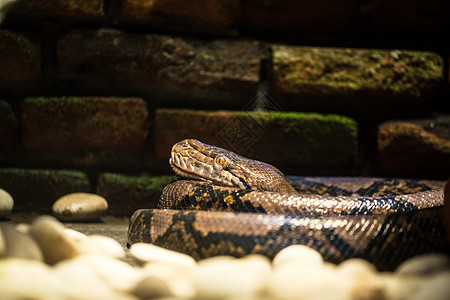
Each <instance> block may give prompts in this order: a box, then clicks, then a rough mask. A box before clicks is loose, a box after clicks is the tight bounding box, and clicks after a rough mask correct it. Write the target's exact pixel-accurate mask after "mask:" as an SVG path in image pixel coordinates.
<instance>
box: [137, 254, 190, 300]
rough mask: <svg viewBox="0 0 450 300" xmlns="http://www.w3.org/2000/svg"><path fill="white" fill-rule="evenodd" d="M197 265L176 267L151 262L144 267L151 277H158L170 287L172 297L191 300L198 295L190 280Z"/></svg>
mask: <svg viewBox="0 0 450 300" xmlns="http://www.w3.org/2000/svg"><path fill="white" fill-rule="evenodd" d="M196 267H197V265H189V266H187V265H175V264H167V263H164V262H149V263H146V264H145V265H144V266H143V268H142V269H143V270H144V272H145V273H146V274H147V275H148V276H151V277H157V278H159V279H161V280H163V281H164V282H166V284H167V285H168V287H169V290H170V292H171V294H172V295H174V296H176V297H178V298H182V299H189V298H194V297H195V295H196V292H195V289H194V287H193V285H192V283H191V282H190V281H189V280H188V278H190V277H191V276H192V275H191V274H192V272H193V271H194V270H195V268H196Z"/></svg>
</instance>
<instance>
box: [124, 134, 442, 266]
mask: <svg viewBox="0 0 450 300" xmlns="http://www.w3.org/2000/svg"><path fill="white" fill-rule="evenodd" d="M169 162H170V165H171V167H172V169H173V171H174V172H175V173H176V174H177V175H179V176H181V177H182V178H183V179H179V180H176V181H174V182H173V183H171V184H169V185H167V186H166V187H165V188H164V190H163V192H162V195H161V198H160V202H159V206H158V209H140V210H137V211H136V212H135V213H134V214H133V216H132V217H131V219H130V225H129V229H128V243H129V245H131V244H133V243H136V242H147V243H153V244H155V245H159V246H162V247H165V248H168V249H172V250H176V251H180V252H183V253H187V254H190V255H192V256H193V257H194V258H196V259H202V258H206V257H210V256H215V255H232V256H236V257H241V256H244V255H247V254H250V253H260V254H264V255H266V256H268V257H269V258H273V257H274V255H276V253H277V252H278V251H280V250H281V249H283V248H284V247H287V246H289V245H292V244H303V245H306V246H309V247H312V248H314V249H316V250H317V251H319V252H320V253H321V254H322V255H323V257H324V259H325V260H327V261H330V262H335V263H339V262H341V261H343V260H345V259H348V258H352V257H359V258H364V259H367V260H369V261H371V262H372V263H374V264H375V266H376V267H377V268H378V269H380V270H392V269H394V268H395V267H397V266H398V265H399V264H400V263H401V262H402V261H403V260H405V259H406V258H408V257H411V256H414V255H417V254H421V253H426V252H445V251H447V249H448V242H447V238H446V233H445V228H444V217H443V210H442V205H443V202H444V200H443V199H444V192H443V186H444V183H443V182H440V181H426V180H407V179H383V178H365V177H310V178H308V177H289V180H288V179H286V177H285V176H284V175H283V173H282V172H281V171H279V170H278V169H277V168H275V167H273V166H271V165H269V164H266V163H263V162H259V161H256V160H251V159H248V158H245V157H242V156H239V155H237V154H236V153H234V152H231V151H228V150H225V149H222V148H219V147H215V146H211V145H207V144H204V143H201V142H199V141H197V140H194V139H187V140H183V141H181V142H179V143H177V144H175V145H174V146H173V148H172V152H171V158H170V160H169ZM294 187H295V188H294Z"/></svg>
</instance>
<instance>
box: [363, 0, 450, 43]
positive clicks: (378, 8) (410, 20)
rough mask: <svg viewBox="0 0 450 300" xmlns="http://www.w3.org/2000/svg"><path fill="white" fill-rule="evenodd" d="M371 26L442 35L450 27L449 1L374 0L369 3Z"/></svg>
mask: <svg viewBox="0 0 450 300" xmlns="http://www.w3.org/2000/svg"><path fill="white" fill-rule="evenodd" d="M370 14H371V22H372V26H373V30H374V31H376V32H378V33H387V34H390V35H398V36H399V35H404V34H406V35H410V34H411V33H412V32H414V35H415V37H416V38H417V36H421V35H422V36H425V35H426V36H428V37H430V36H438V35H440V34H442V35H443V36H445V35H448V33H449V31H448V28H450V19H449V17H448V16H449V15H450V5H449V2H448V1H442V0H428V1H423V0H374V1H371V3H370Z"/></svg>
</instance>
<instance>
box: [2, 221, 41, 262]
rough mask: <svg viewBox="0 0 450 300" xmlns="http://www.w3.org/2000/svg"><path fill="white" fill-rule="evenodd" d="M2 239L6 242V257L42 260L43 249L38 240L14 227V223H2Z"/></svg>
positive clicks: (4, 252)
mask: <svg viewBox="0 0 450 300" xmlns="http://www.w3.org/2000/svg"><path fill="white" fill-rule="evenodd" d="M0 232H1V233H2V240H3V242H4V246H3V247H4V250H3V256H4V257H16V258H26V259H34V260H39V261H42V260H43V259H44V258H43V256H42V252H41V249H40V248H39V246H38V245H37V243H36V241H35V240H34V239H33V238H32V237H30V236H29V235H28V234H26V233H22V232H20V231H18V230H16V229H15V228H14V225H12V224H2V225H1V226H0Z"/></svg>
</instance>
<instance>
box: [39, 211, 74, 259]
mask: <svg viewBox="0 0 450 300" xmlns="http://www.w3.org/2000/svg"><path fill="white" fill-rule="evenodd" d="M30 234H31V236H32V237H33V238H34V239H35V241H36V242H37V243H38V245H39V247H40V248H41V251H42V253H43V255H44V260H45V262H47V263H48V264H55V263H57V262H60V261H62V260H64V259H69V258H73V257H76V256H77V255H79V254H80V250H79V248H78V247H77V245H76V243H75V242H74V241H73V240H71V239H70V238H69V237H68V236H67V234H66V233H65V228H64V226H63V225H62V224H61V223H60V222H59V221H58V220H56V219H55V218H53V217H50V216H40V217H37V218H36V219H35V220H34V221H33V223H32V224H31V228H30Z"/></svg>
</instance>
